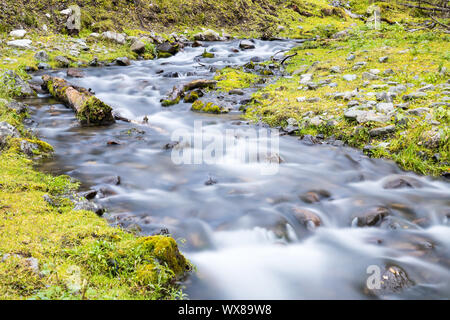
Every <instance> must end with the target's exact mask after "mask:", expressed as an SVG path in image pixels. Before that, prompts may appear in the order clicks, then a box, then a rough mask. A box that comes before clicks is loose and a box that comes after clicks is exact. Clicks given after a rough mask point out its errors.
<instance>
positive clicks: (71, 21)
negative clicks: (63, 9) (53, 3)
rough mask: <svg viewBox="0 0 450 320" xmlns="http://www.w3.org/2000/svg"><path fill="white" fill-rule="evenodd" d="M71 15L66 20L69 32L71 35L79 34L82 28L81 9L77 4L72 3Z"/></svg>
mask: <svg viewBox="0 0 450 320" xmlns="http://www.w3.org/2000/svg"><path fill="white" fill-rule="evenodd" d="M68 10H70V14H69V17H68V18H67V21H66V28H67V32H68V33H69V34H70V35H78V34H79V33H80V30H81V10H80V7H79V6H77V5H71V6H70V7H69V8H68Z"/></svg>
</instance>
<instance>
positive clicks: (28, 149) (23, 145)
mask: <svg viewBox="0 0 450 320" xmlns="http://www.w3.org/2000/svg"><path fill="white" fill-rule="evenodd" d="M37 150H39V147H38V145H37V144H35V143H31V142H28V141H26V140H22V141H20V151H22V152H23V153H24V154H26V155H27V156H29V157H32V156H34V155H35V153H34V152H35V151H37Z"/></svg>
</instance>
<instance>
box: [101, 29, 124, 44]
mask: <svg viewBox="0 0 450 320" xmlns="http://www.w3.org/2000/svg"><path fill="white" fill-rule="evenodd" d="M102 38H103V39H107V40H110V41H114V42H116V43H118V44H125V36H124V35H123V34H121V33H117V32H113V31H106V32H103V33H102Z"/></svg>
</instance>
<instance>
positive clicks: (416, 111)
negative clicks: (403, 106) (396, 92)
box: [407, 108, 430, 116]
mask: <svg viewBox="0 0 450 320" xmlns="http://www.w3.org/2000/svg"><path fill="white" fill-rule="evenodd" d="M429 111H430V109H428V108H416V109H411V110H408V111H407V113H408V114H411V115H414V116H420V115H422V114H424V113H428V112H429Z"/></svg>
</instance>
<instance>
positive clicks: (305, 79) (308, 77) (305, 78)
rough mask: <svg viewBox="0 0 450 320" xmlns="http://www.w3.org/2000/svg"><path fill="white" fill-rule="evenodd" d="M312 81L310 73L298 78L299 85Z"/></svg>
mask: <svg viewBox="0 0 450 320" xmlns="http://www.w3.org/2000/svg"><path fill="white" fill-rule="evenodd" d="M312 79H313V74H312V73H305V74H302V75H301V76H300V83H301V84H306V83H308V82H311V80H312Z"/></svg>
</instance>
